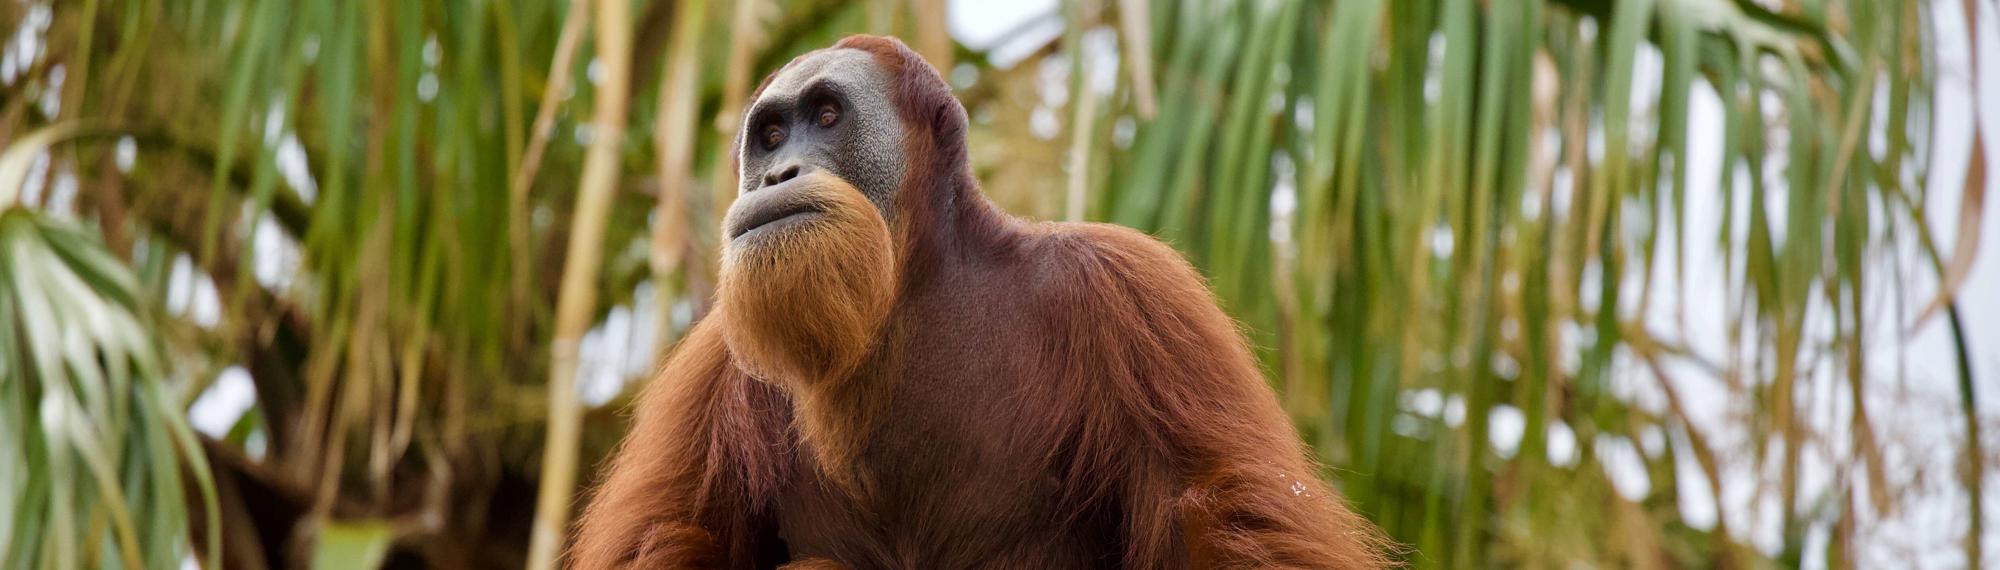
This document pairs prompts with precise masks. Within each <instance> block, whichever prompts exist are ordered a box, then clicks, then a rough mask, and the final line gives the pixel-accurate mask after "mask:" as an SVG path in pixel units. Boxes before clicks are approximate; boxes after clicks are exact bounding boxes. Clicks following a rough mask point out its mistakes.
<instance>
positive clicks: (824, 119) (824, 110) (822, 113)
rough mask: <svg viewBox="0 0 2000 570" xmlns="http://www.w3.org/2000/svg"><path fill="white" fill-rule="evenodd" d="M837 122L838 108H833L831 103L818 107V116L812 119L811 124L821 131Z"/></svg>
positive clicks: (838, 120)
mask: <svg viewBox="0 0 2000 570" xmlns="http://www.w3.org/2000/svg"><path fill="white" fill-rule="evenodd" d="M838 122H840V108H838V107H835V106H833V104H832V103H827V104H825V105H820V106H819V114H818V115H816V116H814V117H813V124H815V125H819V128H822V129H824V128H827V127H831V126H833V124H834V123H838Z"/></svg>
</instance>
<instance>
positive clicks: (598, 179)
mask: <svg viewBox="0 0 2000 570" xmlns="http://www.w3.org/2000/svg"><path fill="white" fill-rule="evenodd" d="M596 9H597V61H598V64H599V65H602V66H603V69H604V75H603V81H602V82H600V83H599V84H598V85H597V86H596V87H597V89H596V97H595V99H594V101H593V104H592V109H591V139H590V148H589V149H587V150H586V151H585V155H584V160H583V177H582V180H581V181H580V182H579V183H578V186H579V187H578V189H577V196H576V211H575V214H574V217H573V218H572V221H571V229H570V239H569V250H568V253H567V255H566V256H565V257H564V261H563V273H562V287H561V289H560V291H559V292H558V293H557V295H558V297H557V299H556V323H555V325H556V326H555V339H554V340H553V341H552V342H551V343H550V347H549V351H550V365H549V418H548V437H547V439H546V440H545V443H544V445H543V446H542V473H541V475H542V481H541V489H540V491H539V496H538V497H537V500H536V502H535V522H534V527H533V528H532V530H531V533H532V534H531V536H530V540H531V542H530V544H529V549H528V564H527V567H528V568H529V569H530V570H552V569H553V568H555V567H556V558H557V556H558V555H559V554H560V552H561V551H562V544H563V535H564V532H563V530H564V529H565V528H566V527H567V526H568V523H569V510H570V502H571V500H572V499H573V498H574V491H575V488H576V467H577V465H576V463H577V449H576V446H577V440H578V437H579V435H580V434H581V432H582V427H583V417H582V411H581V409H580V405H579V402H578V401H577V393H576V366H577V344H578V343H579V342H580V341H581V340H582V339H583V333H584V332H586V331H587V330H589V328H590V318H591V315H592V314H593V313H594V312H595V309H596V306H597V272H598V267H599V265H600V264H601V262H602V261H603V259H602V258H603V254H604V222H605V217H606V216H607V215H608V214H609V213H610V210H611V198H612V194H613V192H614V191H615V190H616V189H617V188H616V187H617V185H618V147H619V144H620V143H621V142H623V140H624V134H625V110H626V109H625V107H626V100H625V98H626V94H627V93H628V92H629V90H628V86H629V85H630V82H631V77H630V75H631V66H632V50H631V47H632V29H631V27H630V23H631V22H630V20H631V18H630V16H629V14H628V12H630V11H631V10H630V4H629V3H627V2H625V0H599V1H598V2H597V3H596Z"/></svg>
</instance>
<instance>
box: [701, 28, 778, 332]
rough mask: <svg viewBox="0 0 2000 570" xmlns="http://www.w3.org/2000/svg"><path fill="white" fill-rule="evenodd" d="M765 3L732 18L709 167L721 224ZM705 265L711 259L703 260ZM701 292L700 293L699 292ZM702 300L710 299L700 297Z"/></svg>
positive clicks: (709, 267)
mask: <svg viewBox="0 0 2000 570" xmlns="http://www.w3.org/2000/svg"><path fill="white" fill-rule="evenodd" d="M762 6H763V2H762V1H760V0H741V1H739V2H737V3H736V13H735V14H733V15H732V16H731V17H730V24H729V59H728V61H727V63H726V64H725V65H726V66H725V67H724V68H723V73H722V105H721V108H720V109H719V110H717V111H716V112H715V137H716V138H715V141H716V142H715V144H716V146H717V147H718V148H716V150H715V162H714V163H713V164H711V165H710V166H709V170H708V172H709V179H710V181H709V183H710V184H711V185H712V187H711V189H710V191H709V204H710V217H709V218H708V219H709V221H711V222H716V221H720V220H721V219H722V216H723V214H724V213H726V212H727V211H728V208H729V203H730V201H731V200H732V199H733V198H734V197H735V196H736V178H737V172H736V167H735V160H736V131H737V124H738V123H740V122H742V120H743V105H745V104H746V103H748V102H749V101H747V99H748V98H749V97H750V72H751V69H750V66H751V65H753V63H752V62H754V61H756V55H757V52H759V51H761V50H762V49H763V46H764V40H765V37H764V35H763V33H762V31H761V30H759V29H758V28H757V11H758V10H759V9H761V7H762ZM699 259H700V260H701V261H703V262H708V261H712V259H711V258H708V257H702V258H699ZM715 267H716V264H714V263H704V264H703V266H702V274H701V277H702V278H704V279H711V281H710V282H711V283H712V282H713V281H712V278H713V277H714V274H713V273H711V272H712V271H713V270H714V268H715ZM697 293H699V290H697ZM697 298H698V299H706V296H702V295H698V296H697Z"/></svg>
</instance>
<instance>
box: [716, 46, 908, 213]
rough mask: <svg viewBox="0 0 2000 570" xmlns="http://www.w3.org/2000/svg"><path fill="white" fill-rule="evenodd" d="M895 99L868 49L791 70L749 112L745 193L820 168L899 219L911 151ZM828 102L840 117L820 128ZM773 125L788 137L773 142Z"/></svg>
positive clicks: (802, 62) (818, 58)
mask: <svg viewBox="0 0 2000 570" xmlns="http://www.w3.org/2000/svg"><path fill="white" fill-rule="evenodd" d="M889 97H890V96H889V81H888V76H887V75H886V74H884V73H883V72H882V70H881V68H879V67H877V66H876V64H875V59H874V57H873V56H871V55H869V54H868V52H864V51H861V50H856V49H834V50H827V51H822V52H817V53H813V54H810V55H807V56H805V57H804V58H801V59H799V60H797V61H794V62H792V63H791V64H790V65H787V66H785V68H784V69H783V70H781V71H779V73H778V76H777V77H775V78H773V79H772V80H771V83H770V85H768V86H766V87H765V88H764V92H763V94H762V95H760V96H759V97H758V98H757V100H756V101H755V102H753V103H752V104H751V105H750V110H749V112H748V113H746V114H745V115H744V121H743V130H742V132H741V133H739V137H738V139H737V140H738V141H740V143H741V147H740V148H739V152H740V153H741V154H740V157H741V159H742V160H741V161H740V163H739V164H740V165H741V170H740V171H739V172H738V174H739V177H738V180H739V181H740V186H738V188H737V193H738V195H739V196H742V195H748V194H749V193H751V192H757V191H759V190H762V189H765V188H769V187H773V186H777V185H779V184H782V183H783V182H785V181H787V180H790V179H791V178H792V177H793V176H796V174H798V173H804V172H809V171H811V170H815V169H817V170H823V171H827V172H829V173H831V174H833V175H835V176H838V177H840V178H841V179H843V180H846V181H847V182H848V183H849V184H853V185H854V187H855V188H859V189H860V190H861V192H862V193H863V194H864V195H866V196H867V197H868V201H869V202H872V203H874V204H875V208H876V209H877V210H879V211H881V212H882V217H883V219H885V220H893V219H894V218H893V217H892V216H891V215H890V213H891V212H892V211H893V208H891V205H892V204H894V203H895V195H896V188H897V187H898V186H900V185H901V184H902V181H903V156H904V154H903V126H902V121H901V119H899V118H898V117H897V115H896V108H895V106H894V105H893V104H892V103H891V101H890V99H889ZM827 105H831V106H832V108H833V109H835V111H836V112H837V115H838V118H837V119H836V120H835V121H834V122H833V124H831V125H827V126H821V125H819V124H818V122H817V119H818V118H819V116H820V115H821V110H822V109H823V108H824V107H825V106H827ZM774 127H775V128H776V129H778V130H779V131H781V132H782V136H781V140H780V141H779V142H778V143H777V144H775V145H771V144H768V142H769V139H768V138H767V137H768V135H769V133H770V130H771V129H772V128H774Z"/></svg>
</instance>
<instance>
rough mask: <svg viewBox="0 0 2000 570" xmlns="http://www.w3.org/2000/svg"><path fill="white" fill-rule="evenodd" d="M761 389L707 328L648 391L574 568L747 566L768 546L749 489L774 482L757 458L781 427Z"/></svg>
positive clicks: (597, 500)
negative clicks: (764, 402)
mask: <svg viewBox="0 0 2000 570" xmlns="http://www.w3.org/2000/svg"><path fill="white" fill-rule="evenodd" d="M759 388H761V386H758V385H756V384H755V383H754V381H750V380H748V379H747V378H745V377H743V376H742V374H741V373H740V372H737V371H736V370H735V369H734V368H733V367H731V366H730V364H729V359H728V354H727V351H726V349H725V348H724V347H723V343H722V341H721V338H720V335H719V334H717V332H716V327H713V326H701V327H696V329H695V330H694V331H693V332H691V333H690V335H689V337H688V338H687V339H686V340H684V341H682V343H681V345H680V346H679V347H677V348H676V351H675V353H674V356H673V357H672V358H671V359H670V360H669V361H668V363H667V365H666V366H665V367H664V368H663V369H662V371H661V372H660V374H659V375H658V376H656V377H654V378H653V380H652V382H651V384H649V385H648V386H646V388H645V392H644V393H643V394H642V395H641V396H640V398H639V401H638V403H637V404H636V406H635V410H636V411H635V414H636V417H635V419H634V421H633V426H632V429H631V431H630V432H629V433H628V434H626V437H625V441H624V442H623V443H621V444H620V445H619V449H618V451H617V452H616V454H615V456H614V458H613V460H612V463H611V465H610V466H609V467H608V468H607V469H606V470H605V472H606V473H607V475H605V477H604V482H603V484H602V485H600V486H599V488H598V490H597V492H596V494H595V496H594V498H593V499H592V500H591V503H590V507H589V508H588V509H587V510H585V511H584V514H583V517H582V519H581V520H580V525H579V526H580V528H579V530H578V532H577V535H576V541H575V543H574V545H573V547H572V549H571V550H570V565H569V567H571V568H578V569H584V570H598V569H609V568H634V569H637V568H663V569H682V568H734V567H748V566H749V565H750V564H752V563H754V561H755V560H756V559H757V558H758V557H759V556H760V555H761V554H762V553H760V552H759V549H760V548H761V547H762V546H763V545H764V544H767V543H768V539H769V537H765V536H762V535H764V534H768V530H769V529H767V528H761V527H763V526H765V525H761V524H759V522H758V520H757V519H756V518H755V517H756V513H757V511H758V510H759V509H758V506H759V504H760V503H761V502H762V500H761V499H757V498H755V497H757V496H759V495H758V494H756V493H754V492H753V489H758V488H764V487H766V486H768V485H771V484H773V483H774V482H775V480H776V479H777V474H776V473H777V472H776V471H775V468H774V467H773V466H774V465H776V464H777V462H776V461H774V460H772V458H770V457H765V456H762V455H760V454H767V453H770V451H769V450H770V449H773V447H772V446H768V445H761V444H760V443H759V442H763V441H765V439H764V438H765V436H766V434H768V433H769V431H770V430H771V429H773V428H772V426H773V425H777V424H775V423H774V422H776V421H778V420H777V419H775V418H773V417H770V412H771V410H772V409H773V408H774V407H771V406H759V405H757V403H756V402H754V401H753V400H754V399H755V396H756V395H757V393H756V392H755V390H757V389H759Z"/></svg>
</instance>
